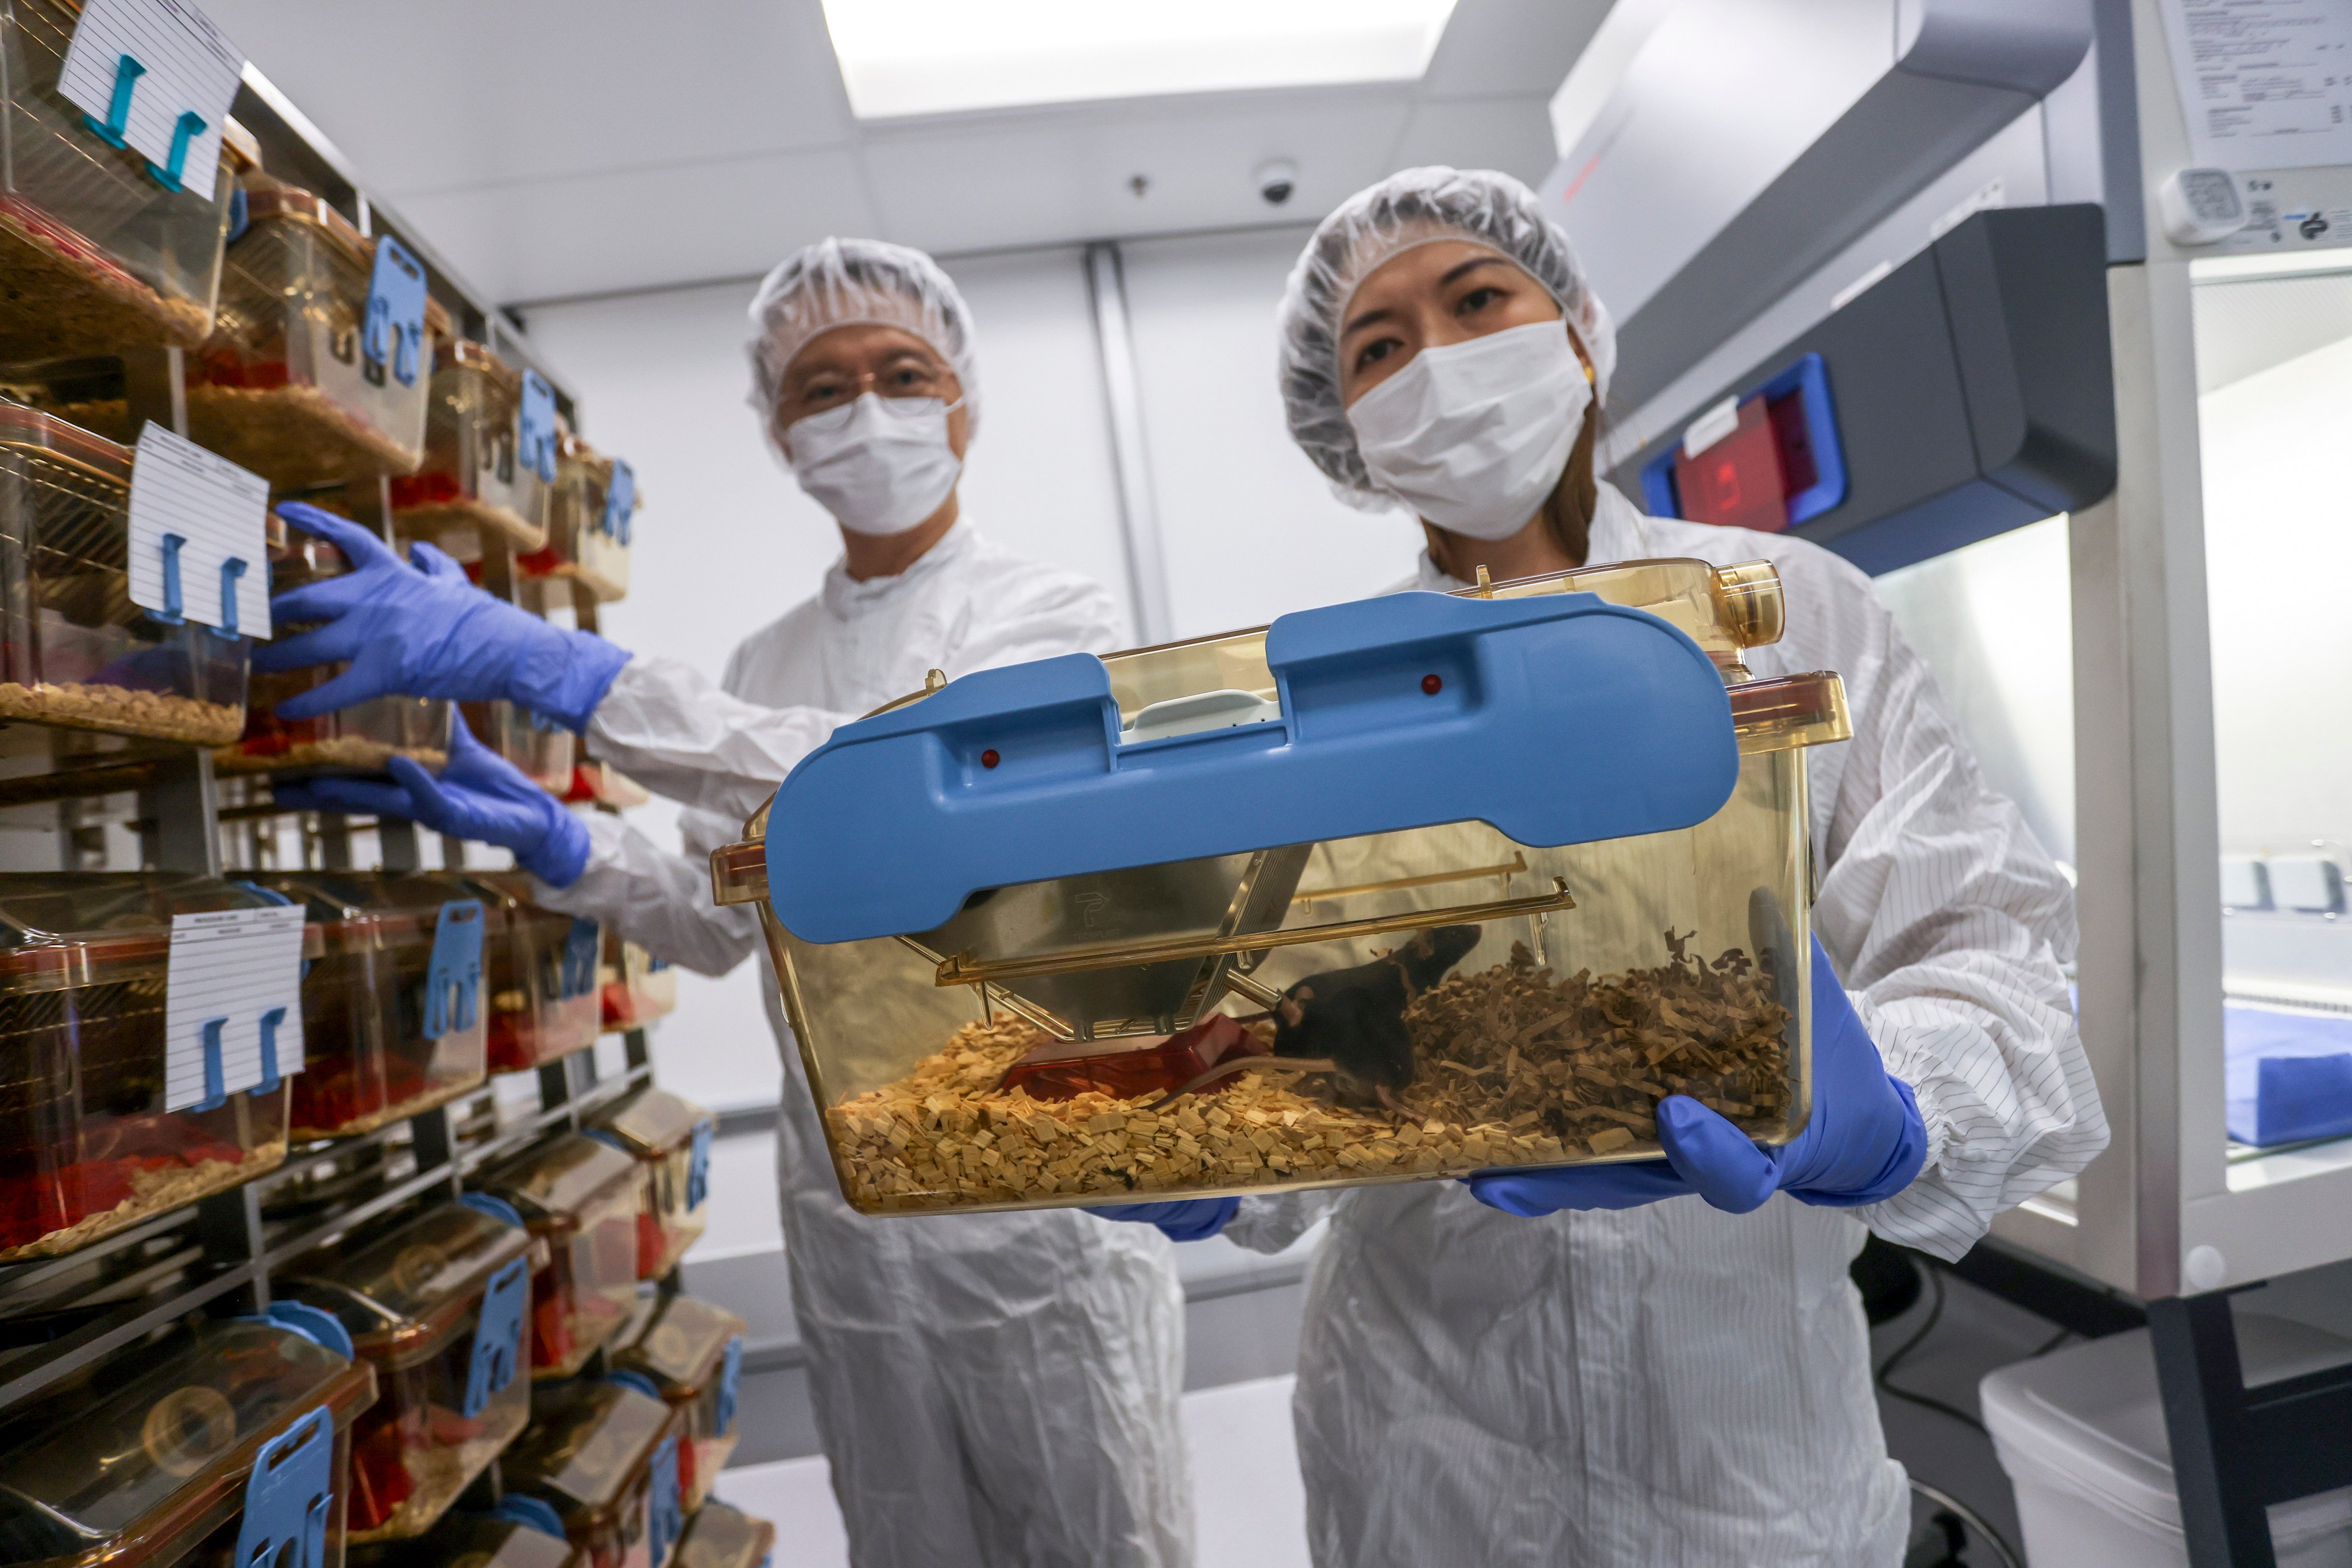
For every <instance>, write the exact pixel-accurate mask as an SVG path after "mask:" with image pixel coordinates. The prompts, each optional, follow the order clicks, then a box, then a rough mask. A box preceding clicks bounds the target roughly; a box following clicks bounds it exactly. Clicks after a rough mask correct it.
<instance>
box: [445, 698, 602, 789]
mask: <svg viewBox="0 0 2352 1568" xmlns="http://www.w3.org/2000/svg"><path fill="white" fill-rule="evenodd" d="M459 710H460V711H461V712H463V713H464V714H465V718H466V728H467V729H468V730H471V731H473V732H474V739H476V740H478V741H479V742H482V744H483V745H485V746H488V748H489V749H490V750H491V751H493V752H497V753H498V754H499V756H501V757H504V758H505V759H506V760H507V761H508V762H509V763H513V764H514V765H515V767H516V768H517V769H518V770H520V772H521V773H522V775H523V777H525V778H527V779H529V780H530V782H531V783H533V784H537V785H538V786H539V787H540V788H541V789H543V790H545V791H547V793H548V794H550V795H557V796H562V795H567V794H569V793H570V792H571V789H572V763H573V760H574V759H575V758H576V757H577V756H578V754H579V737H578V736H576V735H574V734H573V733H572V731H569V730H567V729H565V728H564V727H563V726H562V725H561V724H558V723H556V722H554V721H552V720H549V719H542V718H541V717H540V716H539V715H538V714H536V713H534V712H532V711H531V710H530V709H528V708H520V707H517V706H516V705H515V704H514V703H511V702H509V701H507V700H505V699H504V698H500V699H499V700H497V701H495V702H466V703H461V704H459Z"/></svg>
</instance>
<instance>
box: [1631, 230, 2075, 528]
mask: <svg viewBox="0 0 2352 1568" xmlns="http://www.w3.org/2000/svg"><path fill="white" fill-rule="evenodd" d="M1629 331H1630V328H1629ZM1624 352H1625V353H1628V354H1629V355H1630V354H1632V353H1633V352H1634V348H1633V346H1632V342H1631V339H1630V338H1629V339H1628V340H1627V341H1626V345H1625V347H1624ZM2112 374H2113V366H2112V360H2111V354H2110V351H2109V347H2108V342H2107V310H2106V249H2105V227H2104V225H2103V223H2102V221H2101V213H2100V209H2099V208H2098V207H2096V206H2095V205H2087V204H2085V205H2066V206H2025V207H2016V208H2010V209H2002V210H1996V211H1990V212H1979V213H1977V214H1976V215H1975V216H1971V217H1969V218H1968V219H1967V220H1966V221H1964V222H1960V223H1958V224H1956V225H1954V226H1952V227H1951V228H1950V229H1949V230H1948V231H1947V232H1945V233H1943V234H1941V235H1939V236H1938V237H1937V238H1936V239H1935V240H1934V241H1933V242H1932V243H1931V244H1930V245H1929V246H1928V247H1927V249H1925V250H1923V251H1921V252H1919V253H1918V254H1917V255H1916V256H1913V257H1911V258H1909V259H1907V260H1906V261H1903V262H1902V263H1901V264H1900V265H1899V266H1895V267H1894V268H1891V269H1890V270H1888V271H1887V272H1886V274H1885V276H1884V277H1881V278H1879V279H1876V280H1875V281H1874V282H1872V283H1871V284H1870V285H1869V287H1867V288H1865V289H1861V290H1860V291H1859V292H1858V293H1856V294H1854V295H1853V298H1851V299H1848V300H1844V301H1843V304H1842V306H1841V307H1840V308H1839V309H1837V310H1833V311H1832V312H1831V313H1830V314H1829V315H1827V316H1826V317H1824V318H1823V319H1822V320H1821V321H1818V322H1816V323H1814V324H1813V325H1812V326H1811V327H1809V328H1808V329H1806V330H1805V331H1801V332H1799V333H1798V334H1797V335H1796V336H1794V337H1793V338H1791V339H1790V340H1789V341H1788V342H1785V343H1783V344H1781V345H1780V347H1779V348H1777V349H1775V350H1773V351H1772V352H1771V353H1769V354H1767V355H1765V356H1764V357H1763V358H1762V359H1761V360H1760V361H1759V362H1757V363H1753V364H1751V365H1748V366H1747V367H1745V368H1744V369H1741V370H1740V371H1739V373H1738V374H1737V375H1736V376H1733V377H1731V378H1730V379H1729V380H1728V384H1720V383H1718V384H1717V385H1718V386H1719V388H1720V390H1718V391H1717V392H1716V393H1714V394H1713V395H1711V396H1708V397H1707V398H1706V400H1705V401H1704V402H1702V404H1701V405H1700V410H1699V412H1698V413H1696V416H1685V417H1684V418H1680V419H1677V420H1675V422H1674V424H1673V425H1672V426H1671V427H1669V428H1666V429H1664V431H1662V432H1661V433H1660V434H1657V435H1655V436H1654V437H1651V438H1650V439H1648V440H1647V441H1645V442H1644V443H1643V445H1642V446H1641V447H1640V448H1639V449H1638V450H1637V451H1635V452H1633V453H1632V454H1631V455H1630V456H1627V457H1626V458H1623V459H1622V461H1620V462H1619V463H1618V464H1617V466H1616V467H1615V468H1613V469H1612V471H1611V474H1610V477H1611V479H1613V480H1614V481H1615V482H1616V484H1617V486H1618V488H1619V489H1622V490H1623V491H1624V492H1625V493H1626V494H1627V495H1629V496H1639V497H1641V498H1642V500H1643V507H1644V510H1648V511H1651V512H1654V513H1655V514H1657V515H1659V516H1663V517H1683V518H1687V519H1689V520H1690V521H1694V522H1710V523H1725V524H1731V525H1735V526H1739V527H1747V528H1756V529H1761V530H1764V531H1769V532H1780V531H1787V532H1790V533H1794V534H1796V535H1797V536H1798V537H1799V538H1801V539H1810V540H1811V541H1812V542H1815V543H1817V544H1821V545H1824V546H1826V547H1827V548H1829V549H1831V550H1833V551H1835V552H1838V553H1839V554H1841V555H1843V556H1844V557H1845V558H1846V559H1847V560H1849V561H1852V562H1853V563H1854V564H1855V565H1857V566H1860V567H1861V568H1862V569H1863V570H1864V571H1865V572H1869V573H1872V574H1878V573H1882V572H1889V571H1893V570H1895V569H1896V568H1898V567H1902V566H1907V565H1910V564H1912V563H1915V562H1919V561H1924V560H1926V559H1927V558H1929V557H1931V556H1935V555H1939V554H1941V553H1943V552H1947V551H1950V550H1957V549H1958V548H1960V547H1961V546H1963V545H1967V544H1971V543H1974V542H1977V541H1979V540H1981V539H1987V538H1990V537H1991V536H1992V535H1994V534H1997V533H2000V532H2003V531H2007V530H2010V529H2014V528H2022V527H2024V526H2026V525H2027V524H2029V523H2034V522H2039V521H2042V519H2043V518H2046V517H2049V516H2051V515H2052V514H2053V513H2055V512H2063V511H2070V510H2078V509H2080V508H2083V507H2085V506H2089V505H2091V504H2092V503H2093V502H2095V501H2096V500H2099V499H2100V498H2102V497H2104V496H2105V495H2107V494H2108V493H2110V492H2111V491H2112V490H2113V489H2115V484H2116V415H2115V397H2114V393H2113V390H2112V388H2111V386H2110V380H2111V377H2112ZM1645 428H1650V429H1655V428H1657V426H1656V423H1655V421H1654V420H1653V421H1651V422H1649V423H1648V424H1647V425H1646V426H1645Z"/></svg>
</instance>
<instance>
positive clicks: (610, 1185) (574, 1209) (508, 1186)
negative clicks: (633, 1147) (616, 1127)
mask: <svg viewBox="0 0 2352 1568" xmlns="http://www.w3.org/2000/svg"><path fill="white" fill-rule="evenodd" d="M643 1179H644V1177H643V1173H642V1172H641V1171H640V1170H639V1168H638V1165H637V1162H636V1157H635V1155H632V1154H629V1153H627V1152H625V1151H622V1150H619V1149H615V1148H614V1147H613V1146H612V1145H611V1144H610V1143H603V1142H598V1141H597V1140H595V1139H593V1138H591V1137H589V1136H588V1135H587V1134H585V1133H583V1132H567V1133H565V1134H564V1135H563V1136H562V1137H561V1138H557V1139H555V1140H553V1141H552V1142H547V1143H543V1144H541V1145H540V1146H539V1147H538V1148H536V1149H534V1150H532V1151H531V1152H529V1153H527V1154H525V1155H523V1156H522V1157H521V1158H520V1159H518V1160H514V1161H510V1162H509V1163H507V1164H504V1165H501V1166H499V1168H498V1169H497V1170H495V1171H490V1172H488V1173H484V1174H483V1175H482V1176H481V1177H479V1178H478V1180H477V1181H476V1183H475V1184H476V1185H477V1186H478V1187H480V1188H481V1189H482V1190H483V1191H484V1192H486V1193H488V1194H492V1195H493V1196H495V1197H501V1198H504V1199H506V1200H507V1201H508V1202H509V1203H511V1204H513V1205H515V1206H516V1207H517V1208H519V1209H520V1210H521V1211H522V1215H523V1218H524V1219H525V1220H526V1221H527V1222H530V1223H532V1224H534V1225H540V1224H544V1223H546V1222H549V1221H556V1222H574V1221H576V1220H577V1219H578V1218H579V1216H580V1215H582V1214H583V1213H585V1212H586V1211H587V1210H589V1209H590V1208H592V1207H593V1206H594V1205H596V1204H598V1203H599V1202H601V1201H604V1200H605V1199H607V1198H609V1197H610V1196H612V1195H613V1194H615V1193H616V1192H619V1191H620V1190H622V1189H625V1188H626V1187H627V1186H628V1185H629V1184H632V1183H634V1182H637V1181H641V1180H643Z"/></svg>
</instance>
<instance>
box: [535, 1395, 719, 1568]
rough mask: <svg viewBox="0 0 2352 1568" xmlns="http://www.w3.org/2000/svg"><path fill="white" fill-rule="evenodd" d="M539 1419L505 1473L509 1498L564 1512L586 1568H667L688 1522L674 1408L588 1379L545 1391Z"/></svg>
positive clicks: (539, 1399)
mask: <svg viewBox="0 0 2352 1568" xmlns="http://www.w3.org/2000/svg"><path fill="white" fill-rule="evenodd" d="M532 1416H533V1420H532V1425H531V1427H530V1430H529V1431H528V1432H526V1433H524V1434H523V1436H522V1437H521V1439H520V1441H518V1442H517V1443H516V1444H515V1446H514V1447H511V1448H509V1449H508V1450H507V1455H506V1458H505V1460H504V1461H503V1462H502V1463H501V1464H500V1466H499V1471H500V1473H501V1475H502V1477H503V1479H504V1480H505V1482H506V1486H507V1489H509V1491H513V1492H520V1493H521V1494H522V1495H524V1496H526V1497H531V1498H536V1499H538V1500H541V1501H542V1502H545V1503H547V1504H549V1505H550V1506H551V1507H552V1508H553V1509H554V1510H555V1511H556V1514H557V1515H558V1517H560V1518H561V1519H562V1521H563V1531H564V1534H565V1535H566V1536H568V1537H569V1538H570V1539H571V1542H572V1545H574V1546H576V1547H578V1548H579V1549H580V1552H581V1559H582V1568H665V1564H667V1562H668V1561H669V1557H670V1552H671V1549H672V1548H673V1547H675V1546H676V1545H677V1538H678V1535H679V1532H680V1530H681V1528H682V1527H683V1525H684V1523H685V1521H684V1519H683V1518H682V1517H681V1513H680V1510H679V1506H678V1490H677V1456H678V1435H677V1417H676V1415H674V1414H673V1413H672V1412H671V1410H670V1408H669V1406H668V1405H664V1404H663V1403H662V1402H661V1401H660V1400H659V1399H656V1398H655V1397H654V1396H653V1395H651V1394H645V1393H642V1392H640V1391H639V1390H637V1389H635V1388H631V1387H628V1386H626V1385H625V1384H621V1383H617V1382H611V1383H607V1382H599V1381H596V1380H594V1379H590V1378H578V1379H574V1380H572V1382H569V1383H564V1384H558V1385H556V1386H554V1387H552V1388H546V1389H542V1390H541V1391H540V1393H539V1395H538V1397H537V1398H536V1399H534V1400H533V1401H532Z"/></svg>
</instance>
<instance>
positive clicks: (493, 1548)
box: [344, 1498, 756, 1568]
mask: <svg viewBox="0 0 2352 1568" xmlns="http://www.w3.org/2000/svg"><path fill="white" fill-rule="evenodd" d="M509 1501H511V1502H524V1503H534V1504H535V1503H537V1502H538V1500H537V1499H536V1498H530V1499H524V1498H516V1499H510V1500H509ZM540 1506H542V1507H543V1506H544V1505H543V1504H542V1505H540ZM517 1511H518V1512H520V1510H517ZM550 1524H551V1528H552V1529H553V1531H555V1532H554V1533H552V1534H551V1533H549V1531H548V1530H546V1529H541V1528H540V1527H539V1526H536V1525H532V1524H527V1523H525V1522H523V1521H521V1520H520V1518H503V1517H499V1516H498V1515H494V1514H485V1513H447V1514H444V1515H442V1516H441V1522H440V1523H438V1524H436V1525H435V1526H434V1527H433V1528H432V1529H431V1530H428V1531H425V1533H424V1534H423V1535H420V1536H418V1537H416V1538H415V1540H413V1541H391V1542H383V1543H382V1544H380V1545H370V1546H353V1547H352V1548H351V1550H350V1551H349V1552H347V1553H345V1557H344V1560H345V1562H346V1563H349V1564H350V1568H576V1565H577V1564H578V1563H579V1561H580V1554H579V1552H577V1551H576V1550H575V1549H574V1548H573V1547H572V1543H571V1542H569V1541H566V1540H565V1539H564V1538H563V1535H562V1521H561V1520H553V1521H550ZM755 1568H756V1565H755Z"/></svg>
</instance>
